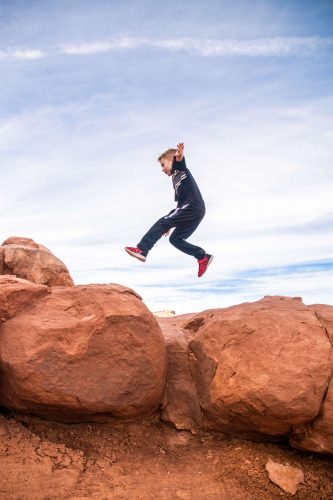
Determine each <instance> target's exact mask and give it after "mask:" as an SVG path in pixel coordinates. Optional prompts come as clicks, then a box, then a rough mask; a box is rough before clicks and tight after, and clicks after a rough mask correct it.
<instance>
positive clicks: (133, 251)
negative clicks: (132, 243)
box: [125, 247, 146, 262]
mask: <svg viewBox="0 0 333 500" xmlns="http://www.w3.org/2000/svg"><path fill="white" fill-rule="evenodd" d="M125 250H126V252H127V253H128V254H129V255H131V256H132V257H135V258H136V259H139V260H141V261H142V262H146V255H145V253H144V252H143V251H142V250H140V248H137V247H125Z"/></svg>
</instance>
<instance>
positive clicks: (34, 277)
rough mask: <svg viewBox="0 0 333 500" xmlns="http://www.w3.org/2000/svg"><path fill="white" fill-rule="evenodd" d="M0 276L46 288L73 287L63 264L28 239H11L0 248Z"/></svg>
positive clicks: (42, 247)
mask: <svg viewBox="0 0 333 500" xmlns="http://www.w3.org/2000/svg"><path fill="white" fill-rule="evenodd" d="M0 274H12V275H14V276H17V277H18V278H23V279H26V280H29V281H33V282H34V283H40V284H42V285H47V286H73V284H74V283H73V280H72V278H71V276H70V274H69V271H68V269H67V267H66V266H65V264H64V263H63V262H62V261H61V260H60V259H58V258H57V257H55V256H54V255H53V253H52V252H50V250H48V249H47V248H46V247H44V246H43V245H39V244H38V243H35V242H34V241H33V240H32V239H30V238H21V237H15V236H13V237H11V238H8V239H7V240H6V241H4V242H3V243H2V245H1V246H0Z"/></svg>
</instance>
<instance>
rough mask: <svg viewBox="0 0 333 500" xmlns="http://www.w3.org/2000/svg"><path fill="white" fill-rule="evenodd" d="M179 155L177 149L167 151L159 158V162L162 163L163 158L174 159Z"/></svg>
mask: <svg viewBox="0 0 333 500" xmlns="http://www.w3.org/2000/svg"><path fill="white" fill-rule="evenodd" d="M176 153H177V149H167V150H166V151H164V153H162V154H161V155H160V156H159V157H158V159H157V160H158V161H161V160H162V158H173V157H174V156H175V154H176Z"/></svg>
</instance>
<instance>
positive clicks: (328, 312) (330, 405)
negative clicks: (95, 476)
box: [290, 305, 333, 454]
mask: <svg viewBox="0 0 333 500" xmlns="http://www.w3.org/2000/svg"><path fill="white" fill-rule="evenodd" d="M310 308H311V309H312V310H313V311H314V313H315V314H316V316H317V318H318V320H319V321H320V322H321V324H322V325H323V328H324V330H325V332H326V334H327V338H328V339H329V341H330V342H331V344H332V346H333V306H328V305H313V306H310ZM290 444H292V446H295V447H296V448H301V449H304V450H312V451H316V452H320V453H330V454H333V353H332V356H331V377H330V381H329V383H328V385H327V391H326V392H325V394H324V398H323V403H322V406H321V409H320V412H319V415H318V416H317V417H316V418H315V419H314V420H313V421H312V422H310V423H309V424H308V425H304V426H302V427H298V428H296V429H294V432H293V434H292V437H291V440H290Z"/></svg>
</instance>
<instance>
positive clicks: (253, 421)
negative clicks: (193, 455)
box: [189, 297, 332, 440]
mask: <svg viewBox="0 0 333 500" xmlns="http://www.w3.org/2000/svg"><path fill="white" fill-rule="evenodd" d="M199 317H200V318H201V320H200V321H199V322H198V323H197V324H196V326H197V327H198V331H197V333H196V335H195V337H194V339H193V340H192V341H191V342H190V343H189V349H190V368H191V373H192V376H193V379H194V382H195V385H196V389H197V392H198V396H199V403H200V407H201V409H202V411H203V416H204V425H205V427H207V428H210V429H214V430H219V431H222V432H226V433H229V434H233V435H238V436H241V437H248V438H252V437H255V438H258V437H261V438H267V439H270V440H272V439H275V438H278V437H279V436H284V435H288V434H289V433H290V432H291V430H292V429H295V428H296V427H298V426H302V425H304V424H307V423H309V422H311V421H312V420H313V419H314V418H316V417H317V415H318V413H319V411H320V408H321V404H322V401H323V398H324V396H325V393H326V390H327V385H328V381H329V379H330V376H331V360H330V357H331V353H332V346H331V343H330V341H329V339H328V336H327V333H326V332H325V330H324V328H323V326H322V324H321V322H320V321H319V320H318V318H317V316H316V314H315V312H314V311H313V310H312V309H311V308H310V307H307V306H305V305H304V304H303V303H302V301H301V299H299V298H288V297H265V298H264V299H262V300H260V301H258V302H254V303H245V304H241V305H237V306H232V307H229V308H226V309H220V310H216V311H215V312H214V311H210V313H209V314H206V315H204V316H203V315H202V314H201V315H199ZM195 319H196V318H195V317H194V318H192V319H191V320H190V321H191V324H192V325H193V324H195ZM198 325H199V326H198Z"/></svg>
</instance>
